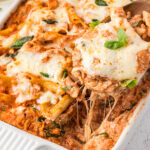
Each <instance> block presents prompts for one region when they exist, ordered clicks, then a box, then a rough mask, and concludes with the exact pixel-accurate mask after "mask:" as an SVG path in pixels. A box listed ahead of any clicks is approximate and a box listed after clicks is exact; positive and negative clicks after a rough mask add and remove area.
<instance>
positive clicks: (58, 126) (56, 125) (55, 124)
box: [52, 121, 60, 129]
mask: <svg viewBox="0 0 150 150" xmlns="http://www.w3.org/2000/svg"><path fill="white" fill-rule="evenodd" d="M52 123H53V125H54V126H55V127H56V128H59V129H60V125H59V124H58V123H56V122H55V121H53V122H52Z"/></svg>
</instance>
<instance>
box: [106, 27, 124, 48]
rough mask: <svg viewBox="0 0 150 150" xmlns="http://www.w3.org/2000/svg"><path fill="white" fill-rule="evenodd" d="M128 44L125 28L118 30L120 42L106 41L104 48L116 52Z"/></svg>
mask: <svg viewBox="0 0 150 150" xmlns="http://www.w3.org/2000/svg"><path fill="white" fill-rule="evenodd" d="M126 44H127V36H126V32H125V31H124V29H123V28H120V29H119V30H118V41H113V40H112V41H106V42H105V44H104V46H105V47H106V48H108V49H112V50H116V49H119V48H121V47H123V46H125V45H126Z"/></svg>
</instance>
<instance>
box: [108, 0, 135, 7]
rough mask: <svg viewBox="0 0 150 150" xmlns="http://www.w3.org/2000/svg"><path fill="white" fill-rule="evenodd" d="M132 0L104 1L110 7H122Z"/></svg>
mask: <svg viewBox="0 0 150 150" xmlns="http://www.w3.org/2000/svg"><path fill="white" fill-rule="evenodd" d="M133 1H136V0H133ZM133 1H132V0H105V2H106V3H107V4H108V5H109V6H111V7H123V6H126V5H128V4H130V3H132V2H133Z"/></svg>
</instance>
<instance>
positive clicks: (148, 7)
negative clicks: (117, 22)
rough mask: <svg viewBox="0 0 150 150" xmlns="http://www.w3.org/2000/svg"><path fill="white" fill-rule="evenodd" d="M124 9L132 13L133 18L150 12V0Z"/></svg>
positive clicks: (141, 1)
mask: <svg viewBox="0 0 150 150" xmlns="http://www.w3.org/2000/svg"><path fill="white" fill-rule="evenodd" d="M124 9H125V11H126V12H128V11H130V12H131V15H132V16H134V15H137V14H142V12H143V11H148V12H150V0H137V1H135V2H133V3H131V4H130V5H128V6H125V7H124Z"/></svg>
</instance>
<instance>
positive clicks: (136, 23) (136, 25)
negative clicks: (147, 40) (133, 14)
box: [133, 20, 143, 27]
mask: <svg viewBox="0 0 150 150" xmlns="http://www.w3.org/2000/svg"><path fill="white" fill-rule="evenodd" d="M142 22H143V20H139V21H137V22H135V23H134V24H133V27H138V26H139V24H140V23H142Z"/></svg>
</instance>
